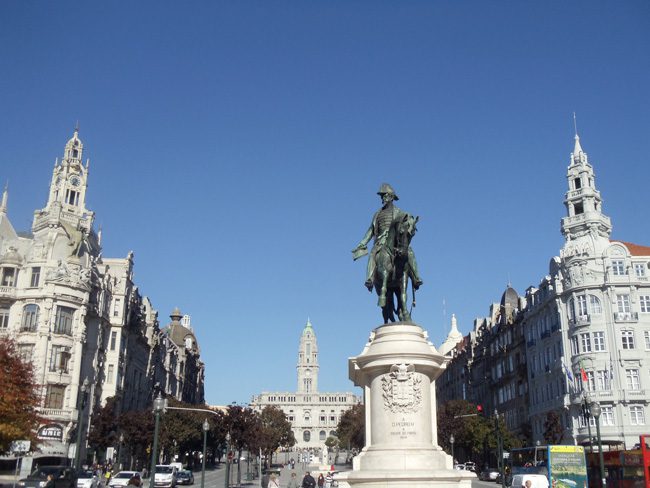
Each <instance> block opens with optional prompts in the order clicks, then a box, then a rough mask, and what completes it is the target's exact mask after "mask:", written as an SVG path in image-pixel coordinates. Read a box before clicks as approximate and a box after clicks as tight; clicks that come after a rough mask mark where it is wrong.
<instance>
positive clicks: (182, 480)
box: [176, 469, 194, 485]
mask: <svg viewBox="0 0 650 488" xmlns="http://www.w3.org/2000/svg"><path fill="white" fill-rule="evenodd" d="M176 482H177V483H178V484H179V485H193V484H194V475H193V474H192V472H191V471H190V470H188V469H184V470H182V471H179V472H178V474H177V475H176Z"/></svg>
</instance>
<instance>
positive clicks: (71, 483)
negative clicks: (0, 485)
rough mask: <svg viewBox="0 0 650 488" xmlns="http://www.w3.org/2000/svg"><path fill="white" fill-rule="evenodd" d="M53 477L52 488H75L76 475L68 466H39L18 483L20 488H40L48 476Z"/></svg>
mask: <svg viewBox="0 0 650 488" xmlns="http://www.w3.org/2000/svg"><path fill="white" fill-rule="evenodd" d="M50 474H51V475H52V476H54V488H77V473H75V471H74V469H72V468H71V467H70V466H40V467H38V468H36V469H35V470H34V471H32V472H31V473H30V474H29V476H27V477H26V478H23V479H21V480H19V481H18V486H19V487H20V488H41V487H43V486H45V483H47V477H48V475H50Z"/></svg>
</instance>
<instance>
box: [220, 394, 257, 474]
mask: <svg viewBox="0 0 650 488" xmlns="http://www.w3.org/2000/svg"><path fill="white" fill-rule="evenodd" d="M226 423H227V425H228V432H230V447H231V449H233V450H234V451H236V452H237V458H238V459H239V458H241V454H242V451H243V450H244V449H248V450H249V451H254V450H255V449H258V448H259V447H260V445H261V440H262V439H261V432H262V429H261V421H260V418H259V415H258V414H257V413H256V412H255V411H254V410H252V409H250V408H243V407H240V406H239V405H231V406H230V407H228V415H227V416H226ZM237 484H241V464H239V463H238V464H237Z"/></svg>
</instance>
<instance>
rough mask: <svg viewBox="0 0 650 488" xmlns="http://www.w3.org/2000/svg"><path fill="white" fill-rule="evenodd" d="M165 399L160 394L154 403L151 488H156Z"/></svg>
mask: <svg viewBox="0 0 650 488" xmlns="http://www.w3.org/2000/svg"><path fill="white" fill-rule="evenodd" d="M166 403H167V402H166V401H165V399H164V398H163V397H162V396H161V394H160V392H158V396H157V397H156V399H155V400H154V401H153V414H154V416H155V418H156V424H155V427H154V431H153V449H152V450H151V472H150V474H149V488H155V487H154V483H155V479H156V458H157V457H158V429H159V428H160V414H161V413H162V412H164V411H165V406H166Z"/></svg>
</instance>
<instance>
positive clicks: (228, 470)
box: [150, 432, 230, 488]
mask: <svg viewBox="0 0 650 488" xmlns="http://www.w3.org/2000/svg"><path fill="white" fill-rule="evenodd" d="M229 456H230V432H227V433H226V481H225V483H224V487H225V488H228V487H229V486H230V461H229V460H228V457H229ZM150 488H153V487H150Z"/></svg>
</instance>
